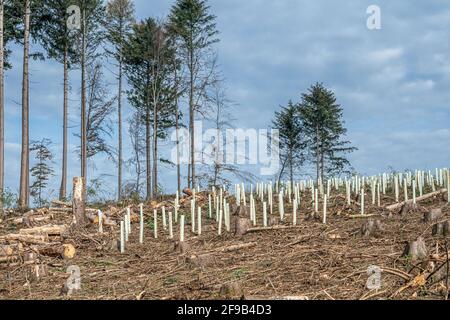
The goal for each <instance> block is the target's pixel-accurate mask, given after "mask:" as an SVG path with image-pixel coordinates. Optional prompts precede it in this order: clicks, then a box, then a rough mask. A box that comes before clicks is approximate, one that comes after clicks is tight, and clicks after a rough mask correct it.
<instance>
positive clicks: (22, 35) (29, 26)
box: [9, 0, 49, 210]
mask: <svg viewBox="0 0 450 320" xmlns="http://www.w3.org/2000/svg"><path fill="white" fill-rule="evenodd" d="M9 18H10V19H12V20H11V21H12V23H13V24H14V26H15V32H14V38H15V40H16V41H17V42H20V43H21V44H22V45H23V64H22V151H21V160H20V186H19V207H20V208H21V209H22V210H23V209H26V208H27V207H28V206H29V197H30V191H29V185H30V178H29V168H30V134H29V118H30V114H29V106H30V90H29V89H30V88H29V87H30V85H29V58H30V57H33V58H42V54H39V53H37V54H30V38H31V37H34V38H36V35H39V31H40V30H41V28H42V25H43V24H44V23H45V22H46V21H47V20H48V19H49V14H48V13H47V12H45V10H43V0H11V14H10V17H9Z"/></svg>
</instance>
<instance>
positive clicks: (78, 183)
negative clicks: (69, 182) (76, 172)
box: [72, 177, 87, 226]
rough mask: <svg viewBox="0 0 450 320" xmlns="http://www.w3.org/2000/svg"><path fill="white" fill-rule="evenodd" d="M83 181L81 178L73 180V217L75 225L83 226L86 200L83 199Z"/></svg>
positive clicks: (84, 223) (85, 222)
mask: <svg viewBox="0 0 450 320" xmlns="http://www.w3.org/2000/svg"><path fill="white" fill-rule="evenodd" d="M84 193H85V181H84V178H82V177H75V178H73V202H72V208H73V215H74V218H75V219H74V221H75V224H78V225H81V226H84V225H86V224H87V221H86V220H87V219H86V214H85V208H86V201H85V200H86V199H85V194H84Z"/></svg>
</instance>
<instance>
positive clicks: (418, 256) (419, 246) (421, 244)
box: [402, 237, 428, 264]
mask: <svg viewBox="0 0 450 320" xmlns="http://www.w3.org/2000/svg"><path fill="white" fill-rule="evenodd" d="M402 257H408V258H409V259H411V262H412V263H413V264H416V263H418V262H423V261H426V260H428V249H427V245H426V243H425V240H424V239H423V238H422V237H419V238H417V240H415V241H412V242H410V243H408V244H407V245H406V247H405V250H404V251H403V255H402Z"/></svg>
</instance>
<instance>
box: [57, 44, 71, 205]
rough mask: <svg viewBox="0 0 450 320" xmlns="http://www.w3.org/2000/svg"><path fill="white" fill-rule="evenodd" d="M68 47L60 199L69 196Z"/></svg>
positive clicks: (65, 69)
mask: <svg viewBox="0 0 450 320" xmlns="http://www.w3.org/2000/svg"><path fill="white" fill-rule="evenodd" d="M68 73H69V70H68V48H67V43H66V44H65V48H64V85H63V87H64V98H63V99H64V102H63V114H64V120H63V158H62V174H61V187H60V189H59V199H60V200H61V201H63V200H65V199H66V197H67V112H68V105H67V104H68V87H69V81H68V78H69V77H68Z"/></svg>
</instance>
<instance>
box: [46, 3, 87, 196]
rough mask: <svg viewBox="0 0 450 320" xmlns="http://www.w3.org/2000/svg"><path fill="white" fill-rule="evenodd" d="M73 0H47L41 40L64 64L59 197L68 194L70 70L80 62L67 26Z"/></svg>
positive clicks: (56, 58)
mask: <svg viewBox="0 0 450 320" xmlns="http://www.w3.org/2000/svg"><path fill="white" fill-rule="evenodd" d="M72 2H73V1H71V0H46V1H45V2H44V4H43V5H44V9H45V10H46V11H47V12H48V13H49V15H50V19H49V20H48V21H46V23H45V24H44V26H43V28H42V29H41V30H40V32H41V33H40V35H39V37H38V40H39V42H40V43H41V44H42V46H43V47H44V49H45V50H46V51H47V56H48V57H49V58H51V59H54V60H56V61H58V62H60V63H62V65H63V92H64V94H63V154H62V172H61V185H60V189H59V199H60V200H64V199H65V198H66V196H67V160H68V159H67V147H68V146H67V144H68V141H67V140H68V136H67V129H68V127H67V125H68V124H67V121H68V96H69V70H70V69H71V67H72V65H73V64H76V63H78V62H79V61H78V52H77V50H76V47H75V46H74V41H73V40H74V38H75V36H76V35H75V34H74V31H71V30H69V28H68V27H67V20H68V18H69V16H70V15H69V14H68V13H67V9H68V8H69V6H70V5H71V4H72Z"/></svg>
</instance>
